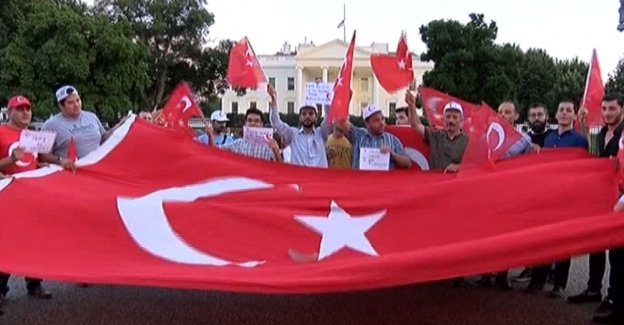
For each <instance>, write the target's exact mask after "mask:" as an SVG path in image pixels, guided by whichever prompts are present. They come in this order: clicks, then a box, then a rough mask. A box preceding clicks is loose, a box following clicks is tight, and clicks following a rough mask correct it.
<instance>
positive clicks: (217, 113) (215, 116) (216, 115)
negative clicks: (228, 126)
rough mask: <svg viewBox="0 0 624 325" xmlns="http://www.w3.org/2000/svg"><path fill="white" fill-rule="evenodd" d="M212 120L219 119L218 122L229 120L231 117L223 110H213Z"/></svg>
mask: <svg viewBox="0 0 624 325" xmlns="http://www.w3.org/2000/svg"><path fill="white" fill-rule="evenodd" d="M210 120H211V121H217V122H227V121H229V119H228V118H227V115H225V113H223V111H214V112H212V114H211V115H210Z"/></svg>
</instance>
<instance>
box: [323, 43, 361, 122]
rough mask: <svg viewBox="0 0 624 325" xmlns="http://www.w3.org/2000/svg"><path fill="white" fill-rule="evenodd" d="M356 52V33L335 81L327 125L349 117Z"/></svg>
mask: <svg viewBox="0 0 624 325" xmlns="http://www.w3.org/2000/svg"><path fill="white" fill-rule="evenodd" d="M354 50H355V31H353V37H351V43H350V44H349V48H348V49H347V54H345V58H344V61H342V65H341V66H340V71H338V77H337V78H336V81H334V97H333V98H332V102H331V105H330V106H329V113H328V114H327V118H326V119H325V120H326V121H327V123H331V122H333V121H334V120H338V119H344V118H348V117H349V103H350V102H351V77H352V76H353V51H354Z"/></svg>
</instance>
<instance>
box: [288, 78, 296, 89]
mask: <svg viewBox="0 0 624 325" xmlns="http://www.w3.org/2000/svg"><path fill="white" fill-rule="evenodd" d="M288 90H295V78H293V77H288Z"/></svg>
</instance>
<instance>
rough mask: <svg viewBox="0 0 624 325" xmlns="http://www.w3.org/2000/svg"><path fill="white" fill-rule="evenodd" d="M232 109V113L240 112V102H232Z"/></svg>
mask: <svg viewBox="0 0 624 325" xmlns="http://www.w3.org/2000/svg"><path fill="white" fill-rule="evenodd" d="M230 111H231V113H232V114H235V115H236V114H238V102H232V104H231V105H230Z"/></svg>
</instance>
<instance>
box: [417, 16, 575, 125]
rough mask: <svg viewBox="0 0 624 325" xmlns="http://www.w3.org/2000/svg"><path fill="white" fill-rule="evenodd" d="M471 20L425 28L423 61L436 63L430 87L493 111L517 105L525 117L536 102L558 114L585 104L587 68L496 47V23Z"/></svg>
mask: <svg viewBox="0 0 624 325" xmlns="http://www.w3.org/2000/svg"><path fill="white" fill-rule="evenodd" d="M469 17H470V21H469V22H468V23H465V24H463V23H461V22H458V21H455V20H434V21H431V22H430V23H428V24H427V25H423V26H421V27H420V33H421V38H422V41H423V42H424V43H425V45H426V46H427V51H426V52H425V53H423V55H422V57H421V58H422V59H423V60H425V61H433V62H435V68H434V69H433V70H431V71H429V72H427V73H425V75H424V77H423V83H424V85H425V86H428V87H433V88H436V89H439V90H441V91H444V92H446V93H448V94H450V95H453V96H456V97H459V98H462V99H465V100H468V101H472V102H475V103H480V102H481V101H485V102H487V103H488V104H489V105H490V106H492V107H496V106H497V105H499V104H500V103H501V102H502V101H505V100H511V101H514V102H515V103H516V104H517V106H518V108H519V110H520V112H521V113H524V112H525V111H526V108H527V107H528V106H529V105H530V104H531V103H532V102H542V103H544V104H546V106H547V107H548V108H549V109H550V110H554V109H555V107H556V105H557V103H558V101H559V100H561V99H573V100H576V101H579V100H580V97H581V95H582V92H583V87H584V84H585V76H586V74H587V63H585V62H583V61H580V60H578V59H574V60H562V61H560V60H555V59H553V58H552V57H551V56H550V55H548V53H546V51H544V50H542V49H528V50H527V51H523V50H522V49H520V47H519V46H517V45H515V44H502V45H501V44H496V37H497V33H498V26H497V25H496V22H494V21H490V22H486V21H485V17H484V15H482V14H470V16H469Z"/></svg>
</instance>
